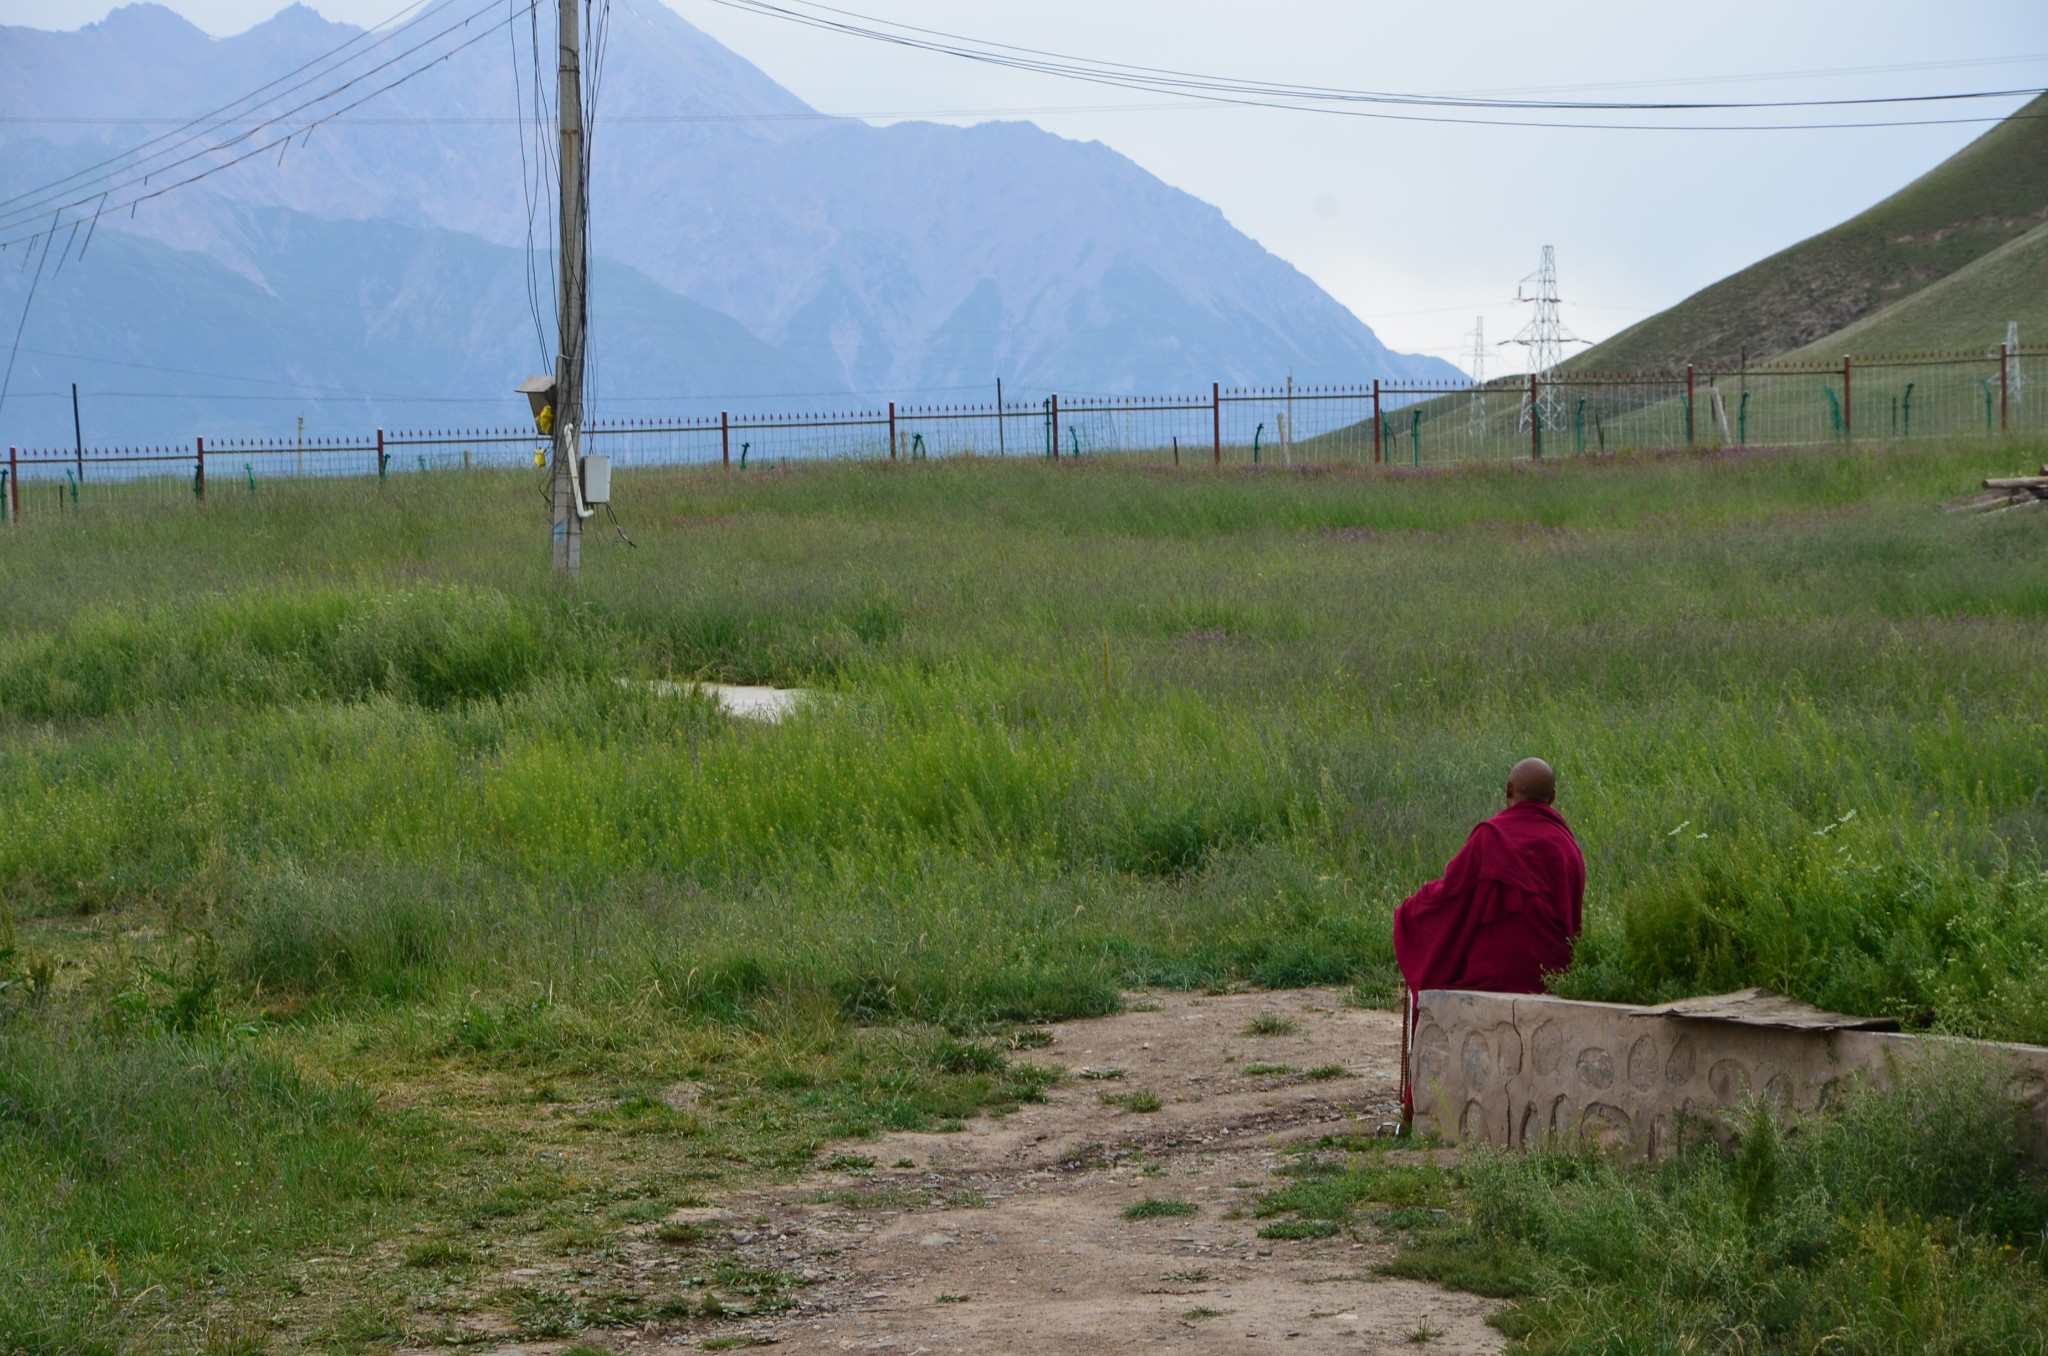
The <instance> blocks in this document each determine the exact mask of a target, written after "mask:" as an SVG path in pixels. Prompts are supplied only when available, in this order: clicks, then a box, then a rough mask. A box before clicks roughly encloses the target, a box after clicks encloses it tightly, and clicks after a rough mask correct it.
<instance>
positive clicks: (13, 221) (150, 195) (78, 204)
mask: <svg viewBox="0 0 2048 1356" xmlns="http://www.w3.org/2000/svg"><path fill="white" fill-rule="evenodd" d="M497 3H498V0H489V2H488V3H487V4H486V5H485V6H484V7H483V9H480V10H478V11H476V12H475V13H473V14H471V15H470V16H469V17H468V18H466V19H464V20H462V21H461V22H460V23H457V24H453V25H451V26H450V27H448V28H446V29H443V30H442V31H441V32H439V33H437V34H435V35H434V36H433V37H432V38H429V39H428V40H427V41H426V42H423V43H420V44H417V45H416V46H414V47H412V48H410V49H408V50H407V51H405V52H401V53H400V54H399V55H398V56H396V57H393V58H391V59H390V60H388V61H385V62H382V63H380V64H379V65H377V66H376V67H373V68H372V69H371V70H370V71H366V72H363V73H361V74H359V75H357V76H355V77H353V78H351V79H350V80H348V81H346V82H344V83H343V85H341V86H340V87H338V88H337V89H335V90H331V91H329V92H328V93H326V94H323V95H320V96H319V97H317V98H314V99H310V100H307V101H305V102H304V103H301V104H299V105H297V106H296V107H295V108H292V109H289V110H286V111H285V112H284V113H281V114H279V115H278V118H277V119H273V120H271V121H270V122H268V123H266V124H264V125H265V126H274V125H275V124H276V122H278V121H280V120H282V119H284V118H287V117H290V116H291V115H292V114H294V113H298V112H302V111H304V110H305V109H307V108H310V107H312V106H314V105H315V104H319V103H324V102H326V101H327V100H328V99H331V98H333V97H334V95H335V94H338V93H340V91H341V90H343V89H347V88H349V87H350V86H353V85H355V84H358V83H360V82H361V81H362V80H363V79H365V78H367V77H368V76H369V75H371V74H374V73H375V72H376V71H381V70H385V69H388V68H389V67H390V66H392V65H394V64H396V63H397V62H400V61H402V60H404V59H405V58H406V57H408V56H412V55H414V54H416V53H418V52H420V51H422V50H424V49H425V48H427V47H428V46H430V45H431V44H432V43H433V42H435V41H437V40H438V39H440V38H442V37H445V36H447V35H448V34H449V33H452V32H455V31H457V30H459V29H461V28H464V27H466V26H468V25H469V24H470V23H471V22H473V21H474V20H475V19H477V18H479V17H481V16H482V14H483V13H484V12H485V11H487V10H490V9H494V8H496V7H497ZM516 3H517V0H515V4H516ZM536 3H537V0H524V6H523V8H526V9H531V8H532V7H533V5H534V4H536ZM516 17H517V10H516V9H515V13H514V15H513V16H512V17H511V18H506V19H501V20H499V21H498V22H497V23H494V24H492V25H491V26H490V27H489V28H486V29H484V30H483V31H482V32H479V33H477V34H476V35H474V36H472V37H470V38H468V39H466V40H465V41H463V42H461V43H458V44H456V45H455V46H454V47H452V48H450V49H448V50H447V51H445V52H443V53H441V54H440V55H439V56H437V57H435V58H434V59H433V60H431V61H428V62H426V63H425V64H423V65H420V66H418V67H415V68H414V69H413V70H410V71H408V72H406V73H405V74H403V75H401V76H399V77H398V78H397V79H395V80H392V81H390V82H389V83H387V84H384V85H380V86H379V87H377V88H376V89H373V90H371V91H370V92H369V93H367V94H364V95H362V96H361V97H360V98H357V99H355V100H354V101H352V102H350V103H348V104H345V105H343V106H342V107H341V108H338V109H336V110H334V111H333V112H332V113H328V114H324V115H321V116H319V117H316V118H310V119H307V120H306V121H304V122H303V123H301V124H300V125H298V126H295V127H292V128H290V129H288V130H287V131H286V132H285V133H284V134H283V135H282V136H277V137H273V138H271V139H270V140H268V141H265V142H263V143H262V144H261V145H256V146H252V147H251V148H250V149H248V150H246V151H244V152H243V153H242V154H240V155H237V156H235V157H234V158H232V159H230V160H227V161H225V162H223V163H220V164H217V165H214V166H211V167H210V168H207V169H204V170H200V171H199V172H197V173H195V174H191V175H188V176H186V177H185V178H183V179H179V180H178V181H176V182H175V183H171V184H168V185H165V186H164V187H161V188H158V189H155V190H153V191H151V192H147V193H140V194H136V195H135V196H133V197H128V198H124V199H121V200H120V201H118V202H114V203H111V204H106V203H105V202H104V200H105V198H106V197H108V196H109V195H111V194H113V193H118V192H120V191H122V190H123V189H130V188H135V187H138V186H141V187H147V185H148V182H149V180H150V179H152V178H154V177H155V176H156V175H158V174H163V173H167V172H170V171H171V170H174V169H175V168H176V167H177V166H179V165H183V164H187V163H189V162H190V161H192V160H195V159H199V158H200V157H201V156H204V155H208V154H217V153H219V152H222V151H225V150H226V149H227V147H229V146H232V145H234V144H235V143H236V142H240V141H245V140H248V139H249V137H250V135H251V133H244V134H243V135H242V136H239V137H235V138H233V139H231V140H230V141H228V142H226V143H223V144H221V145H217V146H214V147H210V148H209V149H208V150H206V151H201V152H195V153H194V154H192V155H188V156H184V157H182V158H180V159H179V160H177V161H174V162H172V163H171V164H170V165H166V166H162V167H160V168H158V169H155V170H152V171H150V172H148V173H146V174H143V175H141V176H139V177H130V178H129V179H128V180H126V181H124V182H121V183H117V184H115V185H114V186H113V187H111V188H109V189H108V190H106V192H104V193H99V194H94V193H91V192H88V193H86V194H85V196H83V197H81V198H78V199H75V200H73V201H71V202H68V203H64V204H62V205H61V206H60V207H59V208H58V209H57V210H58V211H59V212H63V211H70V210H76V209H79V208H82V207H83V206H84V205H85V204H87V203H92V202H95V201H99V202H101V203H102V206H101V207H100V208H98V209H96V211H95V214H94V218H95V220H97V218H98V216H99V215H100V213H101V212H103V211H117V210H119V209H120V208H123V207H127V208H130V209H131V211H132V210H133V209H134V208H135V207H137V206H139V205H140V204H142V203H145V202H149V201H151V200H152V199H155V198H160V197H162V196H164V195H165V194H166V193H171V192H174V191H176V190H177V189H180V188H184V187H186V186H187V185H190V184H194V183H197V182H199V181H200V180H202V179H206V178H209V177H211V176H212V175H215V174H218V173H220V172H221V171H222V170H226V169H231V168H233V167H234V166H236V165H238V164H240V163H242V162H243V161H244V160H247V159H249V158H251V157H252V156H256V155H261V154H264V153H265V152H267V151H271V150H275V149H277V148H278V147H280V146H284V145H288V144H289V143H290V142H291V140H292V139H293V138H294V137H297V136H299V135H301V134H307V133H310V132H311V131H312V130H313V129H314V128H316V127H319V126H321V125H322V124H324V123H327V122H330V121H332V120H333V119H334V118H336V117H338V116H340V115H341V114H343V113H347V112H350V111H351V110H353V109H356V108H359V107H361V106H362V105H363V104H366V103H368V102H369V101H370V100H372V99H374V98H376V97H378V96H379V95H381V94H385V93H388V92H389V91H391V90H393V89H396V88H398V87H399V86H400V85H403V84H406V83H407V82H409V81H411V80H414V79H416V78H417V77H419V76H421V75H424V74H426V73H427V72H428V71H430V70H432V69H433V68H434V67H435V66H437V65H439V64H440V63H441V62H444V61H447V60H448V59H450V58H451V57H454V56H456V55H457V54H459V53H461V52H463V51H465V50H467V49H468V48H470V47H474V46H475V45H476V44H477V43H479V42H482V41H483V40H484V39H485V38H487V37H489V36H490V35H491V34H493V33H495V32H497V30H498V29H499V28H502V27H504V26H505V25H507V24H509V23H511V22H513V19H514V18H516ZM40 191H41V190H32V192H40ZM22 196H27V195H22ZM9 201H15V202H18V201H20V198H19V197H17V198H16V199H13V200H9ZM7 206H8V204H7V202H0V209H6V208H7ZM38 215H40V213H38ZM26 219H27V218H26V217H25V216H24V213H23V209H15V210H14V211H13V212H12V214H11V215H4V216H0V230H8V229H13V228H16V227H19V226H20V225H22V224H24V222H25V220H26ZM41 234H42V232H41V231H31V232H26V233H24V234H21V235H17V236H15V237H13V238H11V239H7V240H0V248H6V247H9V246H12V245H15V244H18V243H20V242H21V241H23V240H33V239H35V238H36V237H37V236H39V235H41Z"/></svg>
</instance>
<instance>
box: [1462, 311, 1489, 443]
mask: <svg viewBox="0 0 2048 1356" xmlns="http://www.w3.org/2000/svg"><path fill="white" fill-rule="evenodd" d="M1485 389H1486V317H1485V316H1483V315H1475V316H1473V317H1472V404H1471V414H1470V415H1469V416H1468V418H1467V420H1466V422H1467V423H1469V424H1470V425H1471V426H1472V432H1474V433H1484V432H1486V396H1485V395H1484V391H1485Z"/></svg>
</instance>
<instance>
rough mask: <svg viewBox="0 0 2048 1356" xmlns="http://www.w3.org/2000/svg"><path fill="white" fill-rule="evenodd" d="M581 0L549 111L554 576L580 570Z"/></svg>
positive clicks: (584, 258) (584, 246) (569, 13)
mask: <svg viewBox="0 0 2048 1356" xmlns="http://www.w3.org/2000/svg"><path fill="white" fill-rule="evenodd" d="M578 3H579V0H558V5H557V9H556V14H557V16H558V19H559V23H560V45H561V53H560V57H561V61H560V66H559V68H558V71H557V79H556V86H555V115H556V120H557V122H558V124H559V125H560V127H561V141H562V150H561V156H560V159H559V162H558V163H559V164H560V165H561V169H562V221H561V234H560V237H559V238H560V240H561V244H562V269H561V274H562V289H561V293H562V301H561V304H562V309H561V314H560V316H559V317H558V318H557V319H558V325H557V329H558V336H559V347H558V350H557V352H556V354H555V390H554V407H555V421H554V425H553V427H552V429H551V430H550V435H549V436H551V437H552V438H553V439H554V472H555V473H554V485H553V489H554V493H553V497H552V499H553V507H554V512H553V519H554V522H553V527H552V531H553V533H554V566H555V573H556V574H557V575H561V576H565V577H567V578H570V579H574V578H576V577H577V576H578V575H579V574H580V573H581V572H582V569H583V519H582V516H581V515H580V514H578V513H577V511H576V499H577V495H576V484H575V481H574V480H573V479H572V477H573V476H574V475H575V474H576V471H577V467H576V457H577V456H578V455H580V452H579V448H578V442H579V435H580V434H581V433H582V424H583V335H584V327H585V326H586V325H587V324H588V322H589V319H590V299H589V296H588V295H587V292H586V288H587V285H588V272H589V262H590V245H589V241H588V239H587V238H586V237H585V234H584V232H585V229H586V226H587V222H586V220H585V218H586V209H587V207H588V205H589V196H588V195H589V188H590V170H589V166H588V165H586V164H585V163H584V149H585V148H584V136H583V31H582V28H581V26H580V25H579V24H578V22H577V19H578V16H577V13H576V6H577V4H578Z"/></svg>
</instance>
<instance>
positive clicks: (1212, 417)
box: [1209, 381, 1223, 466]
mask: <svg viewBox="0 0 2048 1356" xmlns="http://www.w3.org/2000/svg"><path fill="white" fill-rule="evenodd" d="M1209 437H1210V439H1211V441H1212V443H1213V445H1214V447H1215V451H1216V464H1217V465H1218V466H1221V465H1222V464H1223V383H1222V382H1220V381H1212V382H1210V383H1209Z"/></svg>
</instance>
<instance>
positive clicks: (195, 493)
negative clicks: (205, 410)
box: [192, 438, 206, 504]
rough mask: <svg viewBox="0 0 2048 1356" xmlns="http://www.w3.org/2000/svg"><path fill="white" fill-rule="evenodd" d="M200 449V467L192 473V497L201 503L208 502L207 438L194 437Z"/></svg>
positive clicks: (194, 441)
mask: <svg viewBox="0 0 2048 1356" xmlns="http://www.w3.org/2000/svg"><path fill="white" fill-rule="evenodd" d="M192 441H193V443H194V444H196V445H197V447H198V449H199V469H198V470H196V471H194V472H193V473H192V497H193V498H195V499H197V500H198V501H199V502H200V503H202V504H203V503H205V502H206V439H204V438H194V439H193V440H192Z"/></svg>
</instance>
